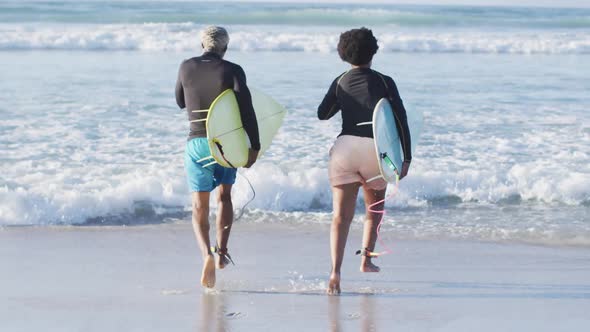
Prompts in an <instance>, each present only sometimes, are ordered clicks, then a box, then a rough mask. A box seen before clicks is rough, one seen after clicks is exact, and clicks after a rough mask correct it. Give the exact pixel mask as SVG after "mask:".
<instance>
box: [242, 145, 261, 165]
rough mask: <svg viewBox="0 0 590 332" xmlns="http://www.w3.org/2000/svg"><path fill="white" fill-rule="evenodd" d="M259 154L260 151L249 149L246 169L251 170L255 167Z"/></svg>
mask: <svg viewBox="0 0 590 332" xmlns="http://www.w3.org/2000/svg"><path fill="white" fill-rule="evenodd" d="M258 152H259V151H258V150H254V149H248V162H247V163H246V165H245V166H244V167H246V168H250V167H252V165H254V163H255V162H256V159H257V158H258Z"/></svg>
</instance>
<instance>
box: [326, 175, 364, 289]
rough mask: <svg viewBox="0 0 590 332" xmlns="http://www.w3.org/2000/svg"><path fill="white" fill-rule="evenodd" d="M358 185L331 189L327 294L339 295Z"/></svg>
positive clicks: (350, 184)
mask: <svg viewBox="0 0 590 332" xmlns="http://www.w3.org/2000/svg"><path fill="white" fill-rule="evenodd" d="M359 187H360V183H349V184H345V185H341V186H334V187H332V196H333V198H332V204H333V209H334V218H333V219H332V227H331V230H330V253H331V255H332V272H331V274H330V282H329V285H328V290H327V292H328V294H331V295H334V294H340V267H341V266H342V259H343V257H344V248H345V247H346V239H347V238H348V231H349V230H350V223H351V222H352V218H353V217H354V209H355V207H356V198H357V196H358V190H359Z"/></svg>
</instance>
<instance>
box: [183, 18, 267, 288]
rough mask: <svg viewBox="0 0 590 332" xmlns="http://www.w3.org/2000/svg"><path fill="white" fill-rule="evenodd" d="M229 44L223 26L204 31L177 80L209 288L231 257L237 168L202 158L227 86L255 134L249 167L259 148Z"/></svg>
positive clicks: (250, 132) (203, 281) (242, 78)
mask: <svg viewBox="0 0 590 332" xmlns="http://www.w3.org/2000/svg"><path fill="white" fill-rule="evenodd" d="M228 43H229V35H228V34H227V31H226V30H225V29H224V28H222V27H216V26H210V27H207V28H205V30H203V31H202V32H201V46H202V48H203V54H202V55H201V56H198V57H194V58H191V59H188V60H185V61H183V62H182V64H181V65H180V70H179V73H178V81H177V83H176V102H177V103H178V106H179V107H180V108H185V107H186V110H187V112H188V118H189V122H190V133H189V137H188V141H187V143H186V150H185V157H184V165H185V169H186V172H187V177H188V185H189V189H190V191H191V192H192V209H193V216H192V222H193V228H194V231H195V235H196V237H197V242H198V243H199V248H200V249H201V253H202V255H203V270H202V275H201V284H202V285H203V286H204V287H208V288H212V287H213V286H215V266H217V268H218V269H223V268H224V267H225V266H226V265H227V264H228V263H229V262H230V261H231V257H230V256H229V254H228V251H227V242H228V239H229V234H230V231H231V226H232V222H233V205H232V201H231V188H232V185H233V184H234V182H235V179H236V169H235V168H225V167H222V166H220V165H218V164H213V165H208V163H209V162H210V159H209V160H205V161H202V160H204V158H207V157H209V156H211V151H210V150H209V144H208V143H207V130H206V127H205V119H206V118H207V110H208V109H209V107H210V106H211V103H212V102H213V100H215V98H216V97H217V96H218V95H219V94H221V93H222V92H223V91H225V90H227V89H232V90H234V92H235V94H236V98H237V101H238V105H239V107H240V114H241V119H242V124H243V126H244V130H245V131H246V133H247V134H248V137H249V139H250V144H251V148H250V151H249V156H248V163H247V165H246V166H245V167H250V166H252V164H254V162H255V161H256V157H257V156H258V151H259V150H260V139H259V136H258V125H257V122H256V114H255V113H254V108H253V107H252V97H251V95H250V90H248V87H247V86H246V75H245V73H244V70H242V68H241V67H240V66H238V65H236V64H234V63H231V62H229V61H225V60H223V56H224V55H225V52H226V51H227V44H228ZM217 186H219V191H218V192H217V204H218V213H217V222H216V224H217V245H216V246H215V248H214V251H215V252H217V254H218V257H217V261H215V259H214V257H213V252H212V251H211V243H210V241H209V196H210V193H211V192H212V191H213V189H215V188H216V187H217Z"/></svg>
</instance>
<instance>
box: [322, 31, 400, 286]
mask: <svg viewBox="0 0 590 332" xmlns="http://www.w3.org/2000/svg"><path fill="white" fill-rule="evenodd" d="M378 48H379V46H378V45H377V39H375V37H374V36H373V32H372V31H371V30H369V29H366V28H360V29H353V30H350V31H346V32H344V33H343V34H341V35H340V41H339V42H338V54H339V55H340V58H341V59H342V60H343V61H345V62H348V63H349V64H350V65H351V66H352V68H351V69H350V70H349V71H347V72H345V73H343V74H342V75H340V76H338V77H337V78H336V79H335V80H334V82H332V85H331V86H330V89H329V90H328V93H327V94H326V96H325V97H324V100H323V101H322V103H321V104H320V106H319V107H318V118H319V119H320V120H328V119H330V118H331V117H333V116H334V115H335V114H336V113H337V112H338V111H339V110H341V111H342V112H341V114H342V132H341V133H340V135H338V138H337V139H336V142H335V143H334V146H333V147H332V149H331V150H330V165H329V176H330V184H331V186H332V195H333V209H334V217H333V220H332V227H331V232H330V251H331V256H332V271H331V274H330V282H329V286H328V290H327V292H328V294H340V267H341V266H342V258H343V255H344V248H345V246H346V239H347V237H348V231H349V229H350V224H351V222H352V219H353V217H354V211H355V207H356V199H357V196H358V191H359V188H361V187H362V188H363V192H364V198H365V206H366V207H368V206H370V205H371V204H375V203H377V202H379V201H382V200H383V199H384V198H385V190H386V187H387V182H385V180H383V179H382V178H380V177H379V175H380V172H379V165H378V161H377V158H376V153H375V145H374V142H373V129H372V126H371V121H372V119H373V109H374V108H375V105H377V102H378V101H379V100H380V99H381V98H388V99H389V102H390V103H391V106H392V109H393V112H394V115H395V118H396V124H397V129H398V130H399V132H400V134H401V135H400V138H401V142H402V149H403V151H404V162H403V167H402V170H401V173H400V179H401V178H403V177H404V176H406V174H407V173H408V169H409V167H410V162H411V160H412V156H411V149H410V146H411V141H410V132H409V129H408V123H407V119H406V110H405V109H404V105H403V103H402V100H401V98H400V96H399V92H398V91H397V87H396V85H395V82H394V81H393V79H392V78H391V77H389V76H386V75H383V74H381V73H379V72H377V71H375V70H372V69H371V62H372V59H373V55H375V53H377V49H378ZM374 208H375V209H382V208H383V203H381V204H378V205H376V206H374ZM379 218H380V214H376V213H370V212H369V211H367V213H366V221H365V227H364V233H363V243H362V248H363V250H361V255H362V257H361V266H360V270H361V272H379V267H378V266H376V265H375V264H373V262H372V261H371V253H372V252H373V250H375V242H376V240H377V226H378V223H379V220H380V219H379Z"/></svg>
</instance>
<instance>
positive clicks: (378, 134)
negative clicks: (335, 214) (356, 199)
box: [373, 98, 422, 183]
mask: <svg viewBox="0 0 590 332" xmlns="http://www.w3.org/2000/svg"><path fill="white" fill-rule="evenodd" d="M406 116H407V118H408V127H409V128H410V135H411V140H412V154H413V153H414V150H415V149H416V146H417V145H418V140H419V138H420V133H421V132H422V113H420V112H417V111H406ZM373 137H374V138H375V150H376V151H377V160H378V161H379V170H380V171H381V176H383V178H384V179H385V181H387V182H389V183H394V182H395V181H396V178H397V174H399V173H400V172H401V169H402V162H403V161H404V153H403V150H402V145H401V141H400V137H399V133H398V131H397V126H396V125H395V117H394V115H393V111H392V109H391V104H390V103H389V101H388V100H387V99H386V98H382V99H381V100H379V102H378V103H377V105H376V106H375V110H374V111H373Z"/></svg>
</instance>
